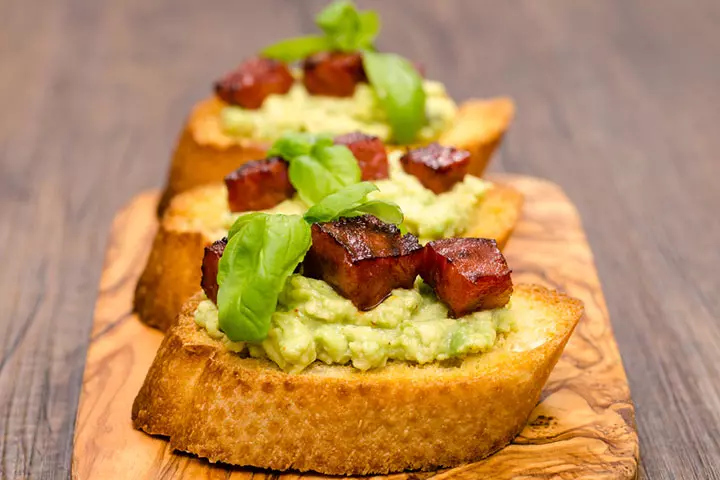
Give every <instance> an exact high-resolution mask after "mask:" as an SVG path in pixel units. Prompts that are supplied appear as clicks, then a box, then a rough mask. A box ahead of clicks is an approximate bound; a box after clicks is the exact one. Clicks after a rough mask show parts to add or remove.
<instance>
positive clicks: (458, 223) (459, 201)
mask: <svg viewBox="0 0 720 480" xmlns="http://www.w3.org/2000/svg"><path fill="white" fill-rule="evenodd" d="M401 156H402V152H401V151H394V152H391V153H390V154H388V163H389V164H390V178H389V179H388V180H379V181H377V182H375V184H376V185H377V186H378V188H379V189H380V190H379V191H377V192H372V193H371V194H370V197H372V198H374V199H377V200H387V201H391V202H395V203H397V204H398V205H399V206H400V208H401V209H402V211H403V213H404V214H405V221H404V222H403V226H404V227H405V229H406V230H407V231H408V232H410V233H412V234H413V235H416V236H417V237H418V239H419V240H420V243H427V242H429V241H431V240H438V239H440V238H447V237H453V236H458V235H462V234H463V233H464V232H465V228H466V226H467V224H468V221H469V220H470V216H471V215H472V212H473V211H474V210H475V208H476V206H477V204H478V202H479V201H481V199H482V197H483V195H484V193H485V191H486V190H487V189H488V183H487V182H485V181H483V180H481V179H480V178H478V177H475V176H473V175H465V178H464V179H463V181H462V182H458V183H457V184H455V186H454V187H453V188H452V189H451V190H449V191H447V192H445V193H441V194H439V195H438V194H436V193H434V192H433V191H431V190H428V189H427V188H425V187H423V186H422V184H421V183H420V181H419V180H418V179H417V178H416V177H414V176H413V175H410V174H409V173H405V170H403V168H402V165H400V157H401ZM307 208H308V207H307V206H306V205H305V204H304V203H303V202H302V201H301V200H300V199H299V198H298V197H297V195H296V196H295V197H293V198H291V199H289V200H285V201H284V202H282V203H280V204H278V205H276V206H275V207H273V208H271V209H268V210H266V212H268V213H284V214H286V215H302V214H303V213H305V211H306V210H307ZM239 215H241V214H237V213H230V212H229V211H228V212H226V214H225V221H224V224H225V230H228V229H229V228H230V226H231V225H232V224H233V223H234V222H235V220H237V218H238V216H239ZM219 233H220V234H219V235H217V236H218V237H221V236H223V235H225V233H222V232H219Z"/></svg>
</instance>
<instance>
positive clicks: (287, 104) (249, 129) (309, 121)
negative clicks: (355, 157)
mask: <svg viewBox="0 0 720 480" xmlns="http://www.w3.org/2000/svg"><path fill="white" fill-rule="evenodd" d="M424 87H425V93H426V95H427V101H426V115H427V120H428V123H427V125H425V126H424V127H423V128H422V129H421V130H420V131H419V132H418V138H417V141H418V142H421V143H424V142H431V141H433V140H435V139H437V138H438V137H439V136H440V133H442V132H443V131H444V130H445V129H447V128H448V126H449V125H450V123H452V121H453V119H454V118H455V114H456V111H457V106H456V105H455V102H454V101H453V100H452V99H451V98H450V97H449V96H448V95H447V92H446V91H445V87H444V86H443V85H442V83H439V82H432V81H425V82H424ZM221 115H222V118H221V124H222V126H223V129H224V131H225V133H226V134H227V135H229V136H231V137H241V138H256V139H261V140H268V141H272V140H275V139H277V138H278V137H280V136H281V135H282V134H283V133H284V132H288V131H291V132H310V133H330V134H333V135H340V134H343V133H349V132H354V131H361V132H363V133H367V134H369V135H375V136H377V137H380V138H381V139H382V140H383V141H385V142H387V141H389V140H390V135H391V131H390V125H389V124H388V122H387V118H386V116H385V112H384V111H383V109H382V107H381V106H380V103H379V101H378V99H377V96H376V95H375V91H374V90H373V89H372V88H371V87H370V86H369V85H367V84H359V85H357V87H356V88H355V94H354V95H353V96H352V97H347V98H335V97H326V96H322V95H310V94H309V93H308V92H307V90H306V89H305V87H304V86H303V85H302V83H301V82H296V83H295V84H294V85H293V86H292V88H291V89H290V91H289V92H288V93H286V94H283V95H270V96H268V97H267V98H266V99H265V102H263V104H262V107H260V108H259V109H257V110H246V109H243V108H241V107H235V106H228V107H225V108H224V109H223V111H222V114H221Z"/></svg>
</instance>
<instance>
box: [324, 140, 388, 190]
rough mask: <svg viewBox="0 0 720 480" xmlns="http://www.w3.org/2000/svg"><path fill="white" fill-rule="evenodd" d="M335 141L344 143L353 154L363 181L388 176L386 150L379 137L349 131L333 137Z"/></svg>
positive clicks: (338, 143)
mask: <svg viewBox="0 0 720 480" xmlns="http://www.w3.org/2000/svg"><path fill="white" fill-rule="evenodd" d="M335 143H336V144H337V145H345V146H346V147H348V148H349V149H350V151H351V152H352V153H353V155H355V158H356V159H357V161H358V165H359V166H360V171H361V172H362V180H363V181H365V180H367V181H372V180H381V179H383V178H388V176H389V167H388V159H387V150H386V149H385V144H384V143H383V141H382V140H380V138H378V137H375V136H373V135H366V134H364V133H362V132H351V133H346V134H344V135H339V136H337V137H335Z"/></svg>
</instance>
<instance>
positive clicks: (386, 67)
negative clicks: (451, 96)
mask: <svg viewBox="0 0 720 480" xmlns="http://www.w3.org/2000/svg"><path fill="white" fill-rule="evenodd" d="M363 66H364V67H365V74H366V75H367V77H368V79H369V80H370V83H371V84H372V86H373V87H374V88H375V93H376V95H377V96H378V99H379V100H380V103H381V104H382V106H383V109H384V110H385V114H386V115H387V118H388V123H390V125H391V126H392V130H393V139H394V140H395V141H396V142H398V143H411V142H412V141H413V140H414V139H415V136H416V135H417V132H418V130H420V129H421V128H422V126H423V125H425V123H426V119H425V89H424V88H423V85H422V78H421V77H420V74H418V71H417V70H416V69H415V67H414V66H413V65H412V64H411V63H410V62H409V61H408V60H407V59H405V58H402V57H401V56H399V55H395V54H392V53H376V52H365V53H363Z"/></svg>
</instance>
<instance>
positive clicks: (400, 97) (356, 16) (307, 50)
mask: <svg viewBox="0 0 720 480" xmlns="http://www.w3.org/2000/svg"><path fill="white" fill-rule="evenodd" d="M315 23H316V24H317V26H318V27H319V28H320V29H321V30H322V31H323V33H324V34H325V35H324V36H317V35H313V36H307V37H299V38H292V39H289V40H283V41H281V42H279V43H276V44H274V45H271V46H270V47H267V48H266V49H264V50H263V51H262V55H263V56H265V57H268V58H274V59H277V60H282V61H284V62H292V61H297V60H302V59H303V58H305V57H308V56H310V55H312V54H314V53H318V52H324V51H340V52H357V51H361V52H363V67H364V68H365V72H366V73H367V76H368V80H369V81H370V84H371V85H372V86H373V88H374V89H375V91H376V92H377V95H378V98H379V99H380V103H381V105H382V106H383V109H384V110H385V113H386V115H387V119H388V123H389V124H390V126H391V127H392V132H393V140H394V141H395V142H397V143H411V142H412V141H413V140H415V137H416V135H417V132H418V130H420V128H421V127H422V126H423V125H424V124H425V123H426V117H425V90H424V88H423V84H422V78H421V77H420V74H419V73H418V72H417V70H416V69H415V67H414V66H413V65H412V64H411V63H410V62H409V61H407V60H406V59H404V58H402V57H399V56H398V55H394V54H388V53H378V52H375V47H374V41H375V38H376V37H377V35H378V32H379V31H380V17H379V16H378V14H377V12H374V11H372V10H366V11H363V12H359V11H358V10H357V8H355V5H354V4H353V3H352V2H349V1H345V0H341V1H336V2H333V3H331V4H330V5H328V6H327V7H326V8H325V9H324V10H323V11H321V12H320V13H319V14H318V15H317V16H316V17H315Z"/></svg>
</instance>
